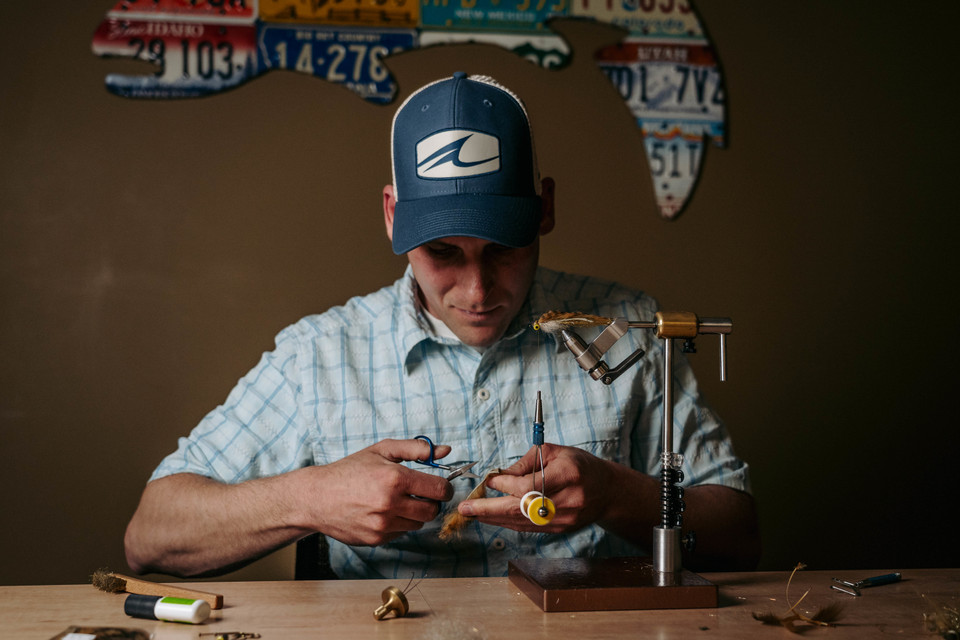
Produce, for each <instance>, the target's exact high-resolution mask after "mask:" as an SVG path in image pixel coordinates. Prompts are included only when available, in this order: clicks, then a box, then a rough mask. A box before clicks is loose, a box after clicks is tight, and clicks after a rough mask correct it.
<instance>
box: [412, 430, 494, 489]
mask: <svg viewBox="0 0 960 640" xmlns="http://www.w3.org/2000/svg"><path fill="white" fill-rule="evenodd" d="M415 440H423V441H424V442H426V443H427V444H428V445H430V457H429V458H427V459H426V460H417V463H419V464H423V465H426V466H428V467H433V468H434V469H442V470H443V471H450V472H451V473H450V475H448V476H447V480H453V479H454V478H460V477H463V478H477V479H479V478H480V476H478V475H477V474H475V473H473V472H472V471H470V469H471V467H473V465H475V464H477V463H476V462H468V463H467V464H465V465H462V466H459V467H454V466H451V465H449V464H440V463H439V462H436V461H435V460H434V459H433V455H434V451H433V450H434V445H433V441H432V440H431V439H430V438H428V437H427V436H417V437H416V438H415Z"/></svg>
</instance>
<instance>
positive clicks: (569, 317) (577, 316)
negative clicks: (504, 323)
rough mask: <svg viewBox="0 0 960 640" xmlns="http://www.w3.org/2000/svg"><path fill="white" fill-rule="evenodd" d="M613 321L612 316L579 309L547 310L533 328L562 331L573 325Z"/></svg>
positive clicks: (591, 325)
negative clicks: (584, 311) (581, 311)
mask: <svg viewBox="0 0 960 640" xmlns="http://www.w3.org/2000/svg"><path fill="white" fill-rule="evenodd" d="M611 322H613V319H612V318H604V317H603V316H595V315H593V314H590V313H580V312H579V311H547V312H546V313H544V314H543V315H542V316H540V317H539V318H538V319H537V321H536V322H534V323H533V328H534V329H536V330H537V331H543V332H544V333H560V332H561V331H562V330H564V329H570V328H572V327H595V326H598V325H602V324H610V323H611Z"/></svg>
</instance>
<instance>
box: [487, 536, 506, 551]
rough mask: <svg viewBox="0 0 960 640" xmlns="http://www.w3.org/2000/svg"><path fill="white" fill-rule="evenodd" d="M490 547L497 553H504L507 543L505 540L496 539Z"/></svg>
mask: <svg viewBox="0 0 960 640" xmlns="http://www.w3.org/2000/svg"><path fill="white" fill-rule="evenodd" d="M490 547H491V548H492V549H494V550H496V551H503V550H504V549H506V547H507V541H506V540H504V539H503V538H494V539H493V542H491V543H490Z"/></svg>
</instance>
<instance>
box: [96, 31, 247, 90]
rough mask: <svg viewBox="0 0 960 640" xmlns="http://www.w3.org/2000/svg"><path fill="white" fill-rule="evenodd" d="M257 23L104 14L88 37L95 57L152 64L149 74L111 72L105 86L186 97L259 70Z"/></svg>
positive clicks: (220, 87) (232, 83) (227, 84)
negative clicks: (106, 16) (113, 57)
mask: <svg viewBox="0 0 960 640" xmlns="http://www.w3.org/2000/svg"><path fill="white" fill-rule="evenodd" d="M256 33H257V30H256V27H255V26H252V25H251V26H242V25H233V24H206V23H201V22H168V21H159V20H128V19H121V18H107V19H106V20H104V21H103V22H101V23H100V26H99V27H98V29H97V32H96V33H95V34H94V37H93V51H94V53H96V54H97V55H100V56H115V57H121V58H135V59H138V60H145V61H147V62H151V63H153V64H154V65H155V66H156V67H157V71H156V73H155V74H154V75H152V76H151V75H144V76H128V75H120V74H110V75H108V76H107V89H109V90H110V91H112V92H113V93H116V94H118V95H121V96H125V97H133V98H189V97H197V96H203V95H207V94H210V93H216V92H218V91H223V90H225V89H230V88H232V87H235V86H237V85H239V84H242V83H243V82H245V81H246V80H248V79H249V78H250V77H252V76H255V75H256V74H257V73H258V67H257V51H256Z"/></svg>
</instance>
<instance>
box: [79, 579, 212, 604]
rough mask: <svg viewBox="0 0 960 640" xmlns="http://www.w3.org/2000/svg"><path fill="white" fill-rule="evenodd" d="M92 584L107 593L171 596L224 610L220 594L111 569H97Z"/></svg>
mask: <svg viewBox="0 0 960 640" xmlns="http://www.w3.org/2000/svg"><path fill="white" fill-rule="evenodd" d="M90 582H91V584H93V586H95V587H96V588H97V589H100V591H106V592H107V593H124V592H126V593H136V594H140V595H144V596H164V597H166V596H170V597H174V598H189V599H192V600H206V602H207V604H209V605H210V608H211V609H222V608H223V596H222V595H220V594H219V593H208V592H206V591H197V590H195V589H187V588H185V587H180V586H177V585H175V584H171V583H169V582H162V583H161V582H150V581H149V580H140V579H139V578H131V577H130V576H125V575H121V574H119V573H113V572H111V571H110V570H109V569H97V570H96V571H95V572H94V573H93V575H92V576H90Z"/></svg>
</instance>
